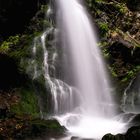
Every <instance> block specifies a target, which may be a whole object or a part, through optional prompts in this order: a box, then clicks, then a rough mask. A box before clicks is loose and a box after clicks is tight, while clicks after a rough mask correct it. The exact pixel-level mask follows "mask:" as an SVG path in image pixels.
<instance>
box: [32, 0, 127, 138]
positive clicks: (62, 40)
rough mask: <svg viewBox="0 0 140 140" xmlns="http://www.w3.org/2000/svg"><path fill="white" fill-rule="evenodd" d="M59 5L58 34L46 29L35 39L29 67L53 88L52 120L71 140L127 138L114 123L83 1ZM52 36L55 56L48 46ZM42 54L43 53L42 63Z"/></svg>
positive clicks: (119, 124) (111, 101) (104, 75)
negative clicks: (120, 135) (110, 136)
mask: <svg viewBox="0 0 140 140" xmlns="http://www.w3.org/2000/svg"><path fill="white" fill-rule="evenodd" d="M54 2H55V6H56V7H55V8H56V9H55V10H56V13H55V17H56V29H54V28H52V27H49V28H46V29H45V31H44V32H43V34H42V35H40V36H39V37H36V38H35V39H34V45H33V49H32V53H33V59H32V60H31V62H32V65H31V66H30V67H33V69H30V71H31V72H30V73H31V75H32V77H33V79H37V78H38V77H39V76H40V75H43V77H44V79H45V86H46V89H48V87H49V92H50V93H51V95H50V96H51V106H50V108H51V116H52V117H55V118H56V119H58V121H59V122H60V123H61V124H62V125H64V126H65V127H66V128H67V130H68V131H69V134H70V135H74V136H79V137H83V138H95V139H100V138H101V137H102V136H103V135H104V134H106V133H112V134H117V133H120V132H124V131H125V124H124V123H122V122H120V121H119V120H116V119H115V116H116V115H117V112H116V106H115V103H114V99H113V97H112V95H111V88H110V83H109V81H108V76H107V72H106V68H105V63H104V62H103V58H102V55H101V52H100V50H99V48H98V45H97V38H96V34H95V29H94V28H93V26H92V22H91V21H90V17H89V15H88V14H87V11H86V9H85V7H84V6H83V4H82V2H81V1H79V0H54ZM49 13H51V9H49V10H48V13H47V14H49ZM52 33H53V34H54V36H53V37H54V38H55V39H54V40H53V41H51V42H53V43H52V44H51V47H52V48H53V50H51V49H52V48H51V47H50V48H49V47H48V44H46V42H49V40H48V36H49V35H50V34H52ZM49 43H50V42H49ZM38 48H40V49H41V53H42V58H41V60H40V62H41V63H40V62H38V57H37V56H38V53H39V52H38V51H39V49H38ZM61 70H62V71H61ZM58 71H61V72H60V73H59V72H58ZM58 73H59V74H58ZM46 94H48V93H46ZM40 104H41V102H40ZM40 110H41V109H40ZM41 112H42V111H41Z"/></svg>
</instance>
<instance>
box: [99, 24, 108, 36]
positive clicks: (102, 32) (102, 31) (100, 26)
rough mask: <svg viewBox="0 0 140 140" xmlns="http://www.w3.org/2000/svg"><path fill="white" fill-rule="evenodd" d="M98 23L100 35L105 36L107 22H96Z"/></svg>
mask: <svg viewBox="0 0 140 140" xmlns="http://www.w3.org/2000/svg"><path fill="white" fill-rule="evenodd" d="M98 25H99V29H100V32H101V35H102V36H105V35H106V34H107V32H108V31H109V27H108V24H107V23H105V22H98Z"/></svg>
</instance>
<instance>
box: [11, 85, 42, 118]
mask: <svg viewBox="0 0 140 140" xmlns="http://www.w3.org/2000/svg"><path fill="white" fill-rule="evenodd" d="M18 96H19V97H20V101H19V103H18V104H15V105H13V106H11V110H10V111H11V112H13V113H14V114H17V115H25V114H27V115H31V116H32V117H35V118H36V117H39V116H40V111H39V105H38V99H37V96H36V94H35V92H34V90H32V89H26V88H22V89H20V90H19V93H18Z"/></svg>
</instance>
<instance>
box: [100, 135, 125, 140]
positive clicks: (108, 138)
mask: <svg viewBox="0 0 140 140" xmlns="http://www.w3.org/2000/svg"><path fill="white" fill-rule="evenodd" d="M102 140H125V136H124V135H122V134H117V135H112V134H106V135H105V136H104V137H103V138H102Z"/></svg>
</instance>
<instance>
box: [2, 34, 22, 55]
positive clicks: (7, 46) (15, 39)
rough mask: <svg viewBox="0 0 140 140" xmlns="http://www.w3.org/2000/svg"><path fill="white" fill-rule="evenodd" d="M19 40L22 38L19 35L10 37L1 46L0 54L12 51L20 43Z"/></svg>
mask: <svg viewBox="0 0 140 140" xmlns="http://www.w3.org/2000/svg"><path fill="white" fill-rule="evenodd" d="M19 39H20V37H19V36H18V35H16V36H10V37H9V38H8V39H7V40H6V41H4V42H3V43H2V44H1V46H0V53H7V52H8V51H10V50H11V49H13V47H14V46H15V45H17V44H18V43H19Z"/></svg>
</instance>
